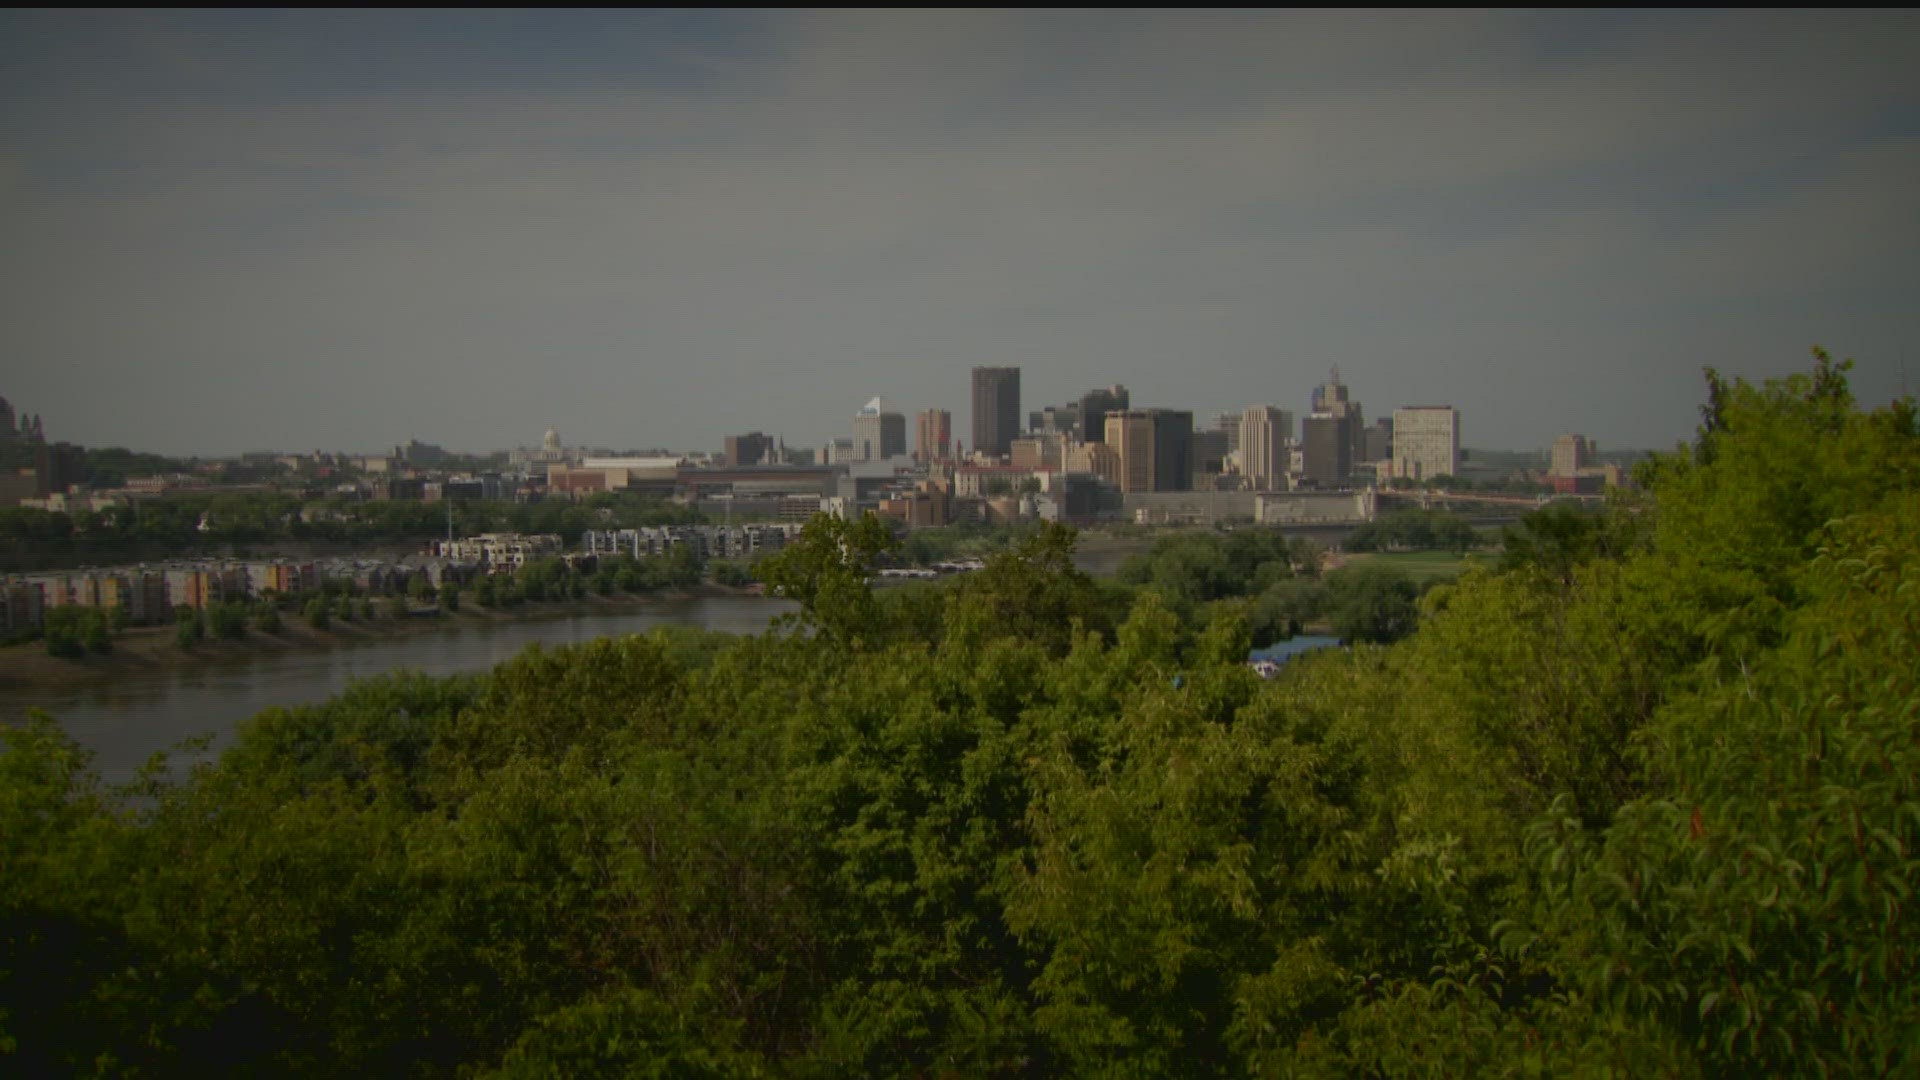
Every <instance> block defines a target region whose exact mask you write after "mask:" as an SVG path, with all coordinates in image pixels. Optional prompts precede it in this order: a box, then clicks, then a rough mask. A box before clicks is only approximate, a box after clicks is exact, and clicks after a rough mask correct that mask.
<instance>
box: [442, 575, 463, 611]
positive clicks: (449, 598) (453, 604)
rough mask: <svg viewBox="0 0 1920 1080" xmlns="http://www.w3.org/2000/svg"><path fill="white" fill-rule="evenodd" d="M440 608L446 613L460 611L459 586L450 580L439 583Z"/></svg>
mask: <svg viewBox="0 0 1920 1080" xmlns="http://www.w3.org/2000/svg"><path fill="white" fill-rule="evenodd" d="M440 606H441V607H442V608H443V609H445V610H446V611H448V612H456V611H459V610H460V586H459V584H458V583H456V582H454V581H453V580H451V579H448V580H446V581H442V582H441V583H440Z"/></svg>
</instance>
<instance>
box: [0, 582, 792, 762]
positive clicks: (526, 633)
mask: <svg viewBox="0 0 1920 1080" xmlns="http://www.w3.org/2000/svg"><path fill="white" fill-rule="evenodd" d="M791 608H792V605H790V604H787V603H785V602H783V601H780V600H767V599H757V598H752V597H730V596H729V597H701V598H698V599H692V600H677V601H660V602H658V603H651V604H648V605H647V606H646V607H645V608H644V609H643V610H636V611H629V612H620V613H617V614H599V615H570V616H560V617H555V618H549V619H539V620H530V621H527V622H507V623H480V624H474V623H457V624H455V625H453V626H450V627H448V628H447V629H444V630H436V631H433V632H431V633H424V634H417V635H412V636H408V637H402V638H393V639H389V640H384V641H373V642H367V643H364V644H356V645H343V646H340V647H338V648H333V649H324V650H317V651H310V652H306V651H303V652H288V653H273V654H261V655H257V656H249V657H243V658H238V659H231V660H220V661H209V662H207V663H204V664H198V665H184V666H180V667H173V668H167V669H162V670H156V671H153V672H150V673H149V672H142V673H139V674H137V675H131V676H126V677H122V678H117V679H115V680H114V681H113V682H112V683H110V684H98V685H89V686H82V687H73V688H65V689H26V690H6V691H0V720H7V721H17V720H20V719H22V718H23V717H24V716H25V714H26V710H27V709H29V708H38V709H44V710H46V711H47V713H48V714H50V715H51V716H52V717H53V718H54V719H55V720H57V721H58V722H59V724H60V726H61V727H62V728H63V729H64V730H65V731H66V732H67V733H68V734H69V735H71V736H72V737H73V738H74V740H75V741H77V742H78V743H80V745H82V746H84V747H86V748H87V749H88V750H91V751H93V753H94V767H95V768H96V769H97V770H98V771H99V773H100V776H101V779H102V780H104V781H106V782H107V783H109V784H117V783H123V782H125V781H128V780H131V779H132V778H133V777H134V776H135V774H136V773H137V772H138V771H139V769H140V767H141V766H142V765H144V764H145V763H146V761H147V759H148V758H150V757H152V756H153V754H155V753H156V752H159V751H162V750H166V751H172V749H173V748H174V747H175V746H176V745H178V744H179V742H180V741H181V740H183V739H188V738H192V737H194V736H196V735H212V736H213V741H212V743H211V744H210V745H209V747H208V749H207V750H205V751H203V752H196V753H190V754H189V753H180V754H173V755H172V757H171V763H172V764H173V765H174V766H175V767H176V768H185V767H187V766H190V765H192V764H195V763H197V762H199V761H205V760H209V759H211V758H213V757H216V756H218V754H219V752H220V751H221V750H222V749H223V748H224V747H225V746H226V745H227V743H228V742H230V741H231V740H232V736H233V731H234V728H235V726H236V725H237V724H239V722H240V721H242V720H245V719H246V718H248V717H250V716H253V715H254V714H256V713H259V712H261V711H262V710H264V709H268V708H271V707H273V706H275V705H303V704H312V703H314V702H320V701H325V700H326V699H327V698H330V697H332V696H333V695H335V694H337V693H339V692H340V691H342V690H344V689H346V687H347V684H348V683H349V682H351V681H352V680H354V679H365V678H370V677H372V676H375V675H384V674H386V673H388V672H391V671H398V670H406V671H415V672H420V673H423V674H427V675H451V674H455V673H457V672H466V671H484V670H486V669H489V668H491V667H493V666H494V665H496V664H499V663H500V662H502V661H504V660H507V659H510V658H511V657H512V656H513V655H514V654H516V653H518V652H519V651H520V650H521V649H523V648H525V647H526V646H528V645H531V644H533V643H535V642H539V643H541V644H543V645H549V646H552V645H570V644H575V643H578V642H582V641H589V640H592V639H594V638H598V637H607V636H612V635H621V634H634V633H644V632H646V631H648V630H651V629H653V628H654V627H656V626H666V625H680V626H698V627H702V628H704V629H707V630H722V631H726V632H728V633H735V634H754V633H759V632H760V631H762V630H765V629H766V628H767V622H768V620H769V619H771V618H772V617H773V616H775V615H778V614H780V613H781V612H783V611H788V610H791Z"/></svg>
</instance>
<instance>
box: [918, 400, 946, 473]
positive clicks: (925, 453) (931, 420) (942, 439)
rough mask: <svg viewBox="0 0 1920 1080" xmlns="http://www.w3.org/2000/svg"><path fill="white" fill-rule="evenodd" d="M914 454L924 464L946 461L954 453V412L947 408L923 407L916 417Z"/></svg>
mask: <svg viewBox="0 0 1920 1080" xmlns="http://www.w3.org/2000/svg"><path fill="white" fill-rule="evenodd" d="M913 435H914V439H913V443H914V449H913V456H914V457H915V458H916V459H917V460H918V461H919V462H920V463H921V464H922V465H924V464H926V463H928V462H931V461H945V460H946V459H947V458H949V457H951V456H952V455H953V414H952V413H950V412H948V411H947V410H945V409H923V410H921V411H920V413H919V415H918V416H916V417H915V418H914V433H913Z"/></svg>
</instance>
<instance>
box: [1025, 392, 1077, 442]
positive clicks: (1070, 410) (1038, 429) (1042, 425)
mask: <svg viewBox="0 0 1920 1080" xmlns="http://www.w3.org/2000/svg"><path fill="white" fill-rule="evenodd" d="M1028 419H1029V420H1030V421H1031V425H1030V431H1031V433H1032V434H1035V435H1065V436H1067V437H1068V438H1069V439H1078V438H1079V437H1080V403H1079V402H1077V401H1076V402H1074V403H1073V404H1071V405H1049V406H1047V407H1046V408H1044V409H1041V410H1040V411H1039V412H1037V413H1033V414H1031V415H1030V416H1029V417H1028Z"/></svg>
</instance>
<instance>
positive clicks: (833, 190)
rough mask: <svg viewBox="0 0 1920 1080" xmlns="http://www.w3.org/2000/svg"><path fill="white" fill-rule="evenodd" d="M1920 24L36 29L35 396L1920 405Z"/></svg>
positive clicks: (561, 403) (314, 402) (740, 403)
mask: <svg viewBox="0 0 1920 1080" xmlns="http://www.w3.org/2000/svg"><path fill="white" fill-rule="evenodd" d="M1916 240H1920V18H1917V17H1916V16H1914V15H1912V14H1893V15H1883V14H1870V15H1857V14H1856V15H1832V14H1818V15H1815V14H1797V15H1794V14H1788V15H1780V14H1757V13H1746V14H1742V13H1731V12H1715V13H1695V14H1687V13H1679V14H1668V13H1651V12H1635V13H1618V14H1610V13H1599V14H1571V15H1568V14H1550V15H1549V14H1540V15H1526V14H1511V13H1508V14H1493V15H1468V14H1452V15H1449V14H1432V13H1421V14H1374V15H1367V14H1361V15H1351V14H1311V13H1308V14H1271V15H1267V14H1258V13H1241V12H1234V13H1204V12H1202V13H1193V12H1185V13H1179V14H1162V15H1155V14H1151V13H1146V14H1140V13H1132V12H1128V13H1111V14H1100V13H1087V12H1074V13H1009V12H986V13H911V14H909V13H865V12H862V13H850V14H841V13H816V14H806V13H794V12H780V13H766V12H759V13H756V12H725V13H673V12H647V13H637V14H622V13H613V12H586V13H571V14H569V13H555V12H539V13H521V14H516V13H509V12H498V11H486V12H477V13H469V14H462V13H456V12H432V13H416V14H408V13H349V14H320V13H295V12H266V13H246V14H227V13H222V14H205V13H202V14H192V13H188V14H171V13H169V14H115V13H32V12H26V13H22V12H10V13H4V14H0V395H4V396H5V397H7V398H8V399H9V400H11V401H12V402H13V403H14V405H15V407H16V408H19V409H22V410H25V411H31V412H38V413H41V414H43V415H44V417H45V426H46V429H47V432H48V434H49V436H50V437H53V438H61V439H70V440H74V441H79V442H84V443H87V444H103V445H115V444H118V445H129V446H133V447H137V448H145V449H153V450H159V451H165V452H170V453H201V454H220V453H234V452H239V451H243V450H253V449H290V450H304V449H315V448H322V449H350V450H369V451H371V450H377V449H379V448H381V447H384V446H391V445H393V444H394V443H398V442H404V441H405V440H406V439H408V438H409V437H417V438H420V439H423V440H426V441H429V442H437V443H441V444H443V445H446V446H448V447H450V448H455V449H482V448H496V447H507V446H513V445H519V444H532V443H536V442H538V440H539V437H540V433H541V431H542V430H543V429H545V428H546V427H547V426H548V425H549V424H552V425H555V426H557V427H558V428H559V430H560V433H561V435H562V437H563V438H564V439H565V440H566V441H567V442H568V443H570V444H601V445H610V446H616V447H626V446H636V447H640V446H654V445H670V446H674V447H677V448H685V449H715V450H717V449H719V448H720V445H721V440H722V437H723V436H725V435H726V434H727V433H729V432H734V431H746V430H752V429H760V430H764V431H768V432H772V433H779V434H782V435H784V436H785V437H786V438H787V440H788V442H790V443H795V444H799V445H814V444H818V443H819V442H821V441H822V440H824V439H825V438H827V437H830V436H834V435H848V434H850V433H851V424H852V418H853V415H854V413H855V412H856V411H857V410H858V409H859V407H860V406H861V405H862V404H863V403H864V402H866V400H867V399H868V398H870V397H872V396H874V395H875V394H885V395H886V396H887V397H888V398H889V399H890V400H892V401H894V402H897V403H898V404H899V406H900V407H901V408H902V409H904V410H906V411H908V412H912V411H913V410H916V409H920V408H925V407H929V406H938V407H943V408H947V409H950V410H952V411H953V413H954V431H955V434H956V436H958V437H960V438H961V439H962V440H963V441H966V440H967V435H968V432H969V431H970V426H969V416H970V408H971V406H970V393H969V369H970V368H971V367H972V366H974V365H976V364H991V365H1003V364H1010V365H1016V366H1018V367H1020V368H1021V369H1022V371H1023V375H1022V380H1023V390H1024V393H1023V400H1022V406H1023V410H1032V409H1037V408H1039V407H1041V406H1042V405H1044V404H1048V403H1054V402H1060V401H1064V400H1067V399H1069V398H1071V397H1074V396H1077V395H1078V394H1079V393H1081V392H1082V391H1084V390H1085V389H1086V388H1088V387H1091V386H1095V385H1104V384H1107V383H1111V382H1124V383H1126V384H1127V385H1128V386H1129V387H1130V388H1131V390H1132V391H1133V400H1134V402H1135V403H1136V404H1142V405H1164V406H1171V407H1177V408H1191V409H1193V410H1195V411H1196V413H1197V414H1200V415H1202V416H1210V415H1211V413H1212V412H1214V411H1216V410H1219V409H1223V408H1228V407H1231V408H1236V409H1237V408H1242V407H1245V406H1247V405H1251V404H1256V403H1272V404H1277V405H1280V406H1282V407H1284V408H1290V409H1292V410H1294V411H1295V412H1296V413H1301V412H1304V411H1305V410H1306V407H1307V401H1308V395H1309V393H1310V392H1311V389H1312V387H1313V385H1314V384H1315V383H1317V382H1319V381H1322V380H1324V378H1325V376H1326V372H1327V369H1328V367H1329V366H1331V365H1334V364H1338V365H1339V367H1340V370H1341V373H1342V375H1343V377H1344V381H1345V382H1346V383H1347V384H1348V385H1349V386H1350V387H1351V388H1352V391H1353V396H1354V397H1355V398H1356V399H1358V400H1359V401H1360V402H1361V403H1362V405H1363V407H1364V408H1365V410H1366V414H1367V416H1368V418H1369V419H1371V418H1372V417H1374V416H1377V415H1382V414H1384V413H1385V412H1386V411H1387V410H1388V409H1390V408H1391V407H1392V406H1395V405H1400V404H1409V403H1435V402H1439V403H1450V404H1453V405H1456V406H1458V407H1459V408H1460V410H1461V412H1462V430H1463V440H1464V441H1465V443H1466V444H1467V445H1470V446H1480V447H1498V448H1527V447H1536V446H1543V445H1545V444H1547V443H1548V442H1550V441H1551V439H1552V438H1553V437H1554V436H1555V435H1556V434H1559V433H1561V432H1565V431H1581V432H1585V433H1588V434H1590V435H1592V436H1594V437H1595V438H1596V439H1597V440H1599V442H1600V444H1601V445H1602V447H1627V446H1655V447H1670V446H1671V445H1673V443H1674V442H1675V441H1676V440H1678V439H1680V438H1683V437H1686V436H1687V435H1689V434H1690V433H1691V432H1692V430H1693V427H1694V425H1695V423H1696V422H1697V415H1696V410H1697V406H1698V404H1699V402H1700V401H1701V399H1702V397H1703V395H1702V391H1701V380H1700V368H1701V367H1702V365H1706V364H1712V365H1715V366H1718V367H1720V368H1721V369H1722V370H1724V371H1727V372H1731V373H1737V374H1742V375H1745V376H1747V377H1749V378H1758V377H1762V376H1767V375H1774V374H1780V373H1783V372H1786V371H1791V370H1804V369H1805V368H1806V367H1807V366H1808V365H1809V360H1808V358H1807V352H1808V348H1809V347H1810V346H1811V345H1814V344H1816V343H1817V344H1823V345H1826V346H1828V347H1829V348H1830V349H1832V350H1833V351H1834V352H1835V353H1836V354H1837V355H1840V356H1852V357H1854V358H1855V359H1856V360H1857V362H1858V366H1857V367H1856V369H1855V373H1854V385H1855V389H1856V392H1857V393H1858V395H1859V396H1860V397H1861V398H1862V399H1863V400H1866V401H1868V402H1874V403H1878V402H1884V401H1885V400H1887V399H1888V398H1889V397H1891V396H1892V395H1894V394H1895V393H1896V392H1897V390H1898V387H1899V384H1900V378H1901V375H1900V371H1901V360H1902V350H1903V349H1905V350H1907V352H1906V357H1905V363H1906V367H1907V369H1908V372H1909V376H1910V379H1911V381H1912V382H1913V383H1914V385H1916V386H1920V320H1916V317H1915V311H1916V310H1917V309H1920V247H1917V246H1916Z"/></svg>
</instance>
